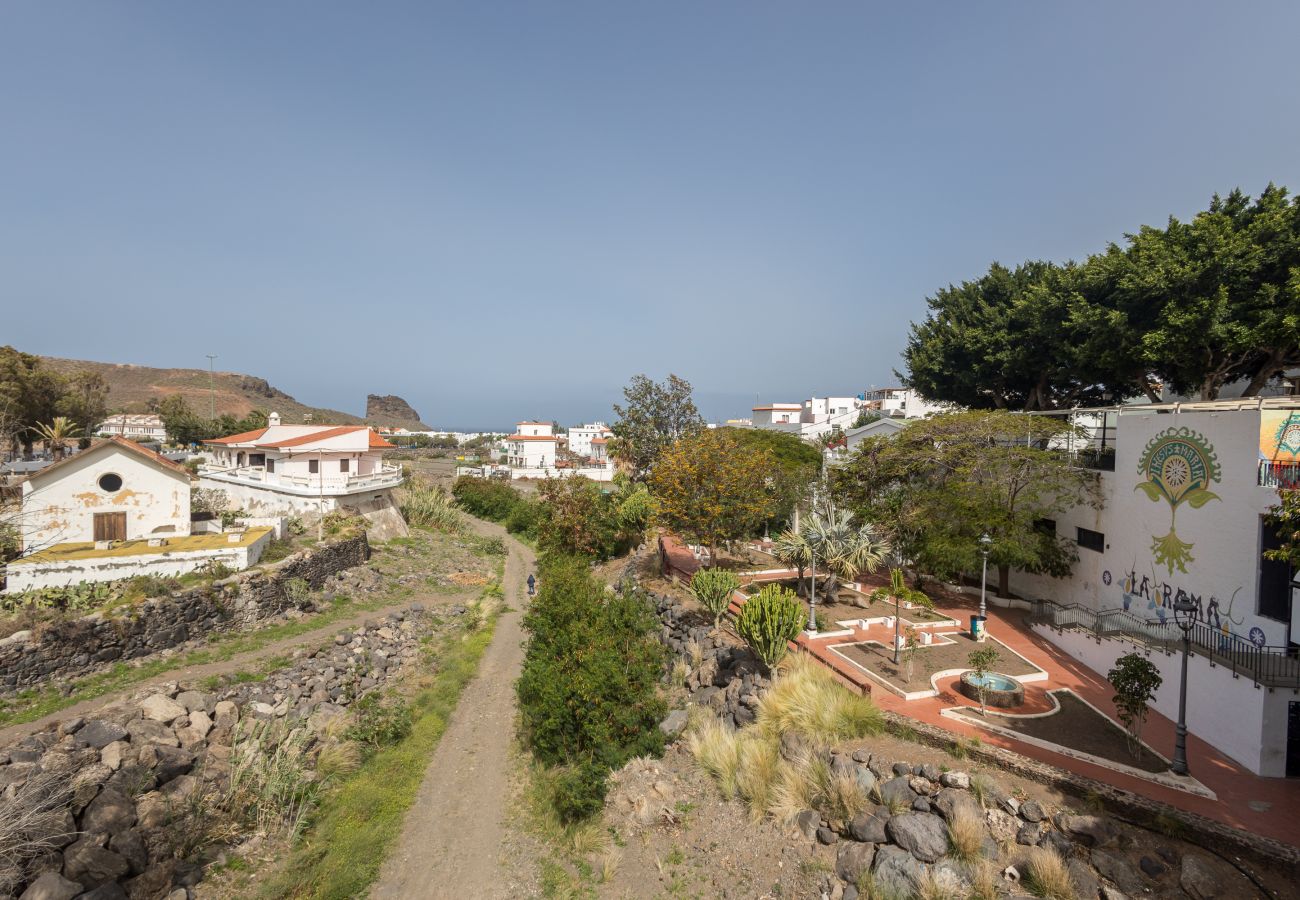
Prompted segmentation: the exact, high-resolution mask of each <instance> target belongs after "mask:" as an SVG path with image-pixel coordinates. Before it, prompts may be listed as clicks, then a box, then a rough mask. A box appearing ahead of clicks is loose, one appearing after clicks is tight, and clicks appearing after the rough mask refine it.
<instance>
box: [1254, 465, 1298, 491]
mask: <svg viewBox="0 0 1300 900" xmlns="http://www.w3.org/2000/svg"><path fill="white" fill-rule="evenodd" d="M1259 484H1260V485H1262V486H1263V487H1271V488H1277V489H1278V490H1283V491H1294V490H1300V462H1272V461H1270V460H1267V459H1261V460H1260V461H1259Z"/></svg>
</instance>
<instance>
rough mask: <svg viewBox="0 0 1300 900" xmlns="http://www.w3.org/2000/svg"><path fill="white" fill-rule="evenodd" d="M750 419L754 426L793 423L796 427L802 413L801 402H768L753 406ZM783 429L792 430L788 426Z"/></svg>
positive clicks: (763, 426)
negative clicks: (763, 404) (764, 404)
mask: <svg viewBox="0 0 1300 900" xmlns="http://www.w3.org/2000/svg"><path fill="white" fill-rule="evenodd" d="M751 411H752V412H753V416H751V417H750V418H751V420H752V421H753V423H754V427H755V428H770V427H772V426H774V425H786V426H790V425H793V426H795V428H794V429H793V430H797V429H798V424H799V417H800V416H801V415H802V414H803V404H801V403H769V404H767V405H766V406H755V407H754V408H753V410H751ZM781 430H783V431H789V430H792V429H790V428H785V429H781Z"/></svg>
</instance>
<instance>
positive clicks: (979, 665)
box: [966, 647, 1000, 714]
mask: <svg viewBox="0 0 1300 900" xmlns="http://www.w3.org/2000/svg"><path fill="white" fill-rule="evenodd" d="M999 658H1000V656H999V654H998V651H997V648H996V647H983V648H981V649H979V650H972V651H971V654H970V656H969V657H967V659H966V664H967V665H968V666H970V669H971V672H972V673H973V674H974V675H975V679H976V680H975V689H976V690H977V691H978V692H979V695H980V713H981V714H983V713H984V712H985V710H984V698H985V696H986V695H987V694H988V690H989V689H988V683H987V681H986V679H985V676H987V675H988V673H989V670H990V669H992V668H993V667H994V666H996V665H997V664H998V659H999Z"/></svg>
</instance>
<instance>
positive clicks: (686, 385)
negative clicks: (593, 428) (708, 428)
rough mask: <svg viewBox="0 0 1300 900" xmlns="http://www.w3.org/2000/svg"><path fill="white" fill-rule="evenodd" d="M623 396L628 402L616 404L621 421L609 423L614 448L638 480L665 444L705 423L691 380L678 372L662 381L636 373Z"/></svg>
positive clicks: (648, 469) (643, 475)
mask: <svg viewBox="0 0 1300 900" xmlns="http://www.w3.org/2000/svg"><path fill="white" fill-rule="evenodd" d="M623 396H624V398H626V400H627V404H626V405H625V406H621V405H619V404H617V403H616V404H614V413H615V414H616V415H617V416H618V421H617V422H615V423H614V424H613V425H612V426H610V430H611V431H613V432H614V442H613V444H612V445H611V452H612V453H613V454H614V455H615V456H616V457H618V458H619V459H620V460H622V461H623V462H624V463H625V464H627V465H628V467H629V468H630V469H631V470H632V473H633V476H634V477H635V478H636V479H637V480H644V479H645V478H646V477H647V476H648V475H649V473H650V470H651V469H652V468H653V467H654V464H655V461H656V460H658V458H659V454H660V453H662V452H663V451H664V448H666V447H667V446H668V445H670V444H671V443H672V442H673V441H675V440H677V439H678V438H681V437H686V436H689V435H692V434H694V433H695V432H697V431H699V430H700V429H702V428H703V427H704V419H703V418H701V416H700V412H699V410H698V409H696V408H695V401H694V400H693V399H691V385H690V382H688V381H686V380H684V379H681V378H678V377H677V376H676V375H669V376H668V380H667V381H665V382H663V383H660V382H657V381H654V380H653V379H651V378H648V377H646V376H645V375H636V376H634V377H633V378H632V380H631V381H630V382H629V383H628V385H627V387H625V388H623Z"/></svg>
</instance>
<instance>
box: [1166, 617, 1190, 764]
mask: <svg viewBox="0 0 1300 900" xmlns="http://www.w3.org/2000/svg"><path fill="white" fill-rule="evenodd" d="M1174 621H1175V622H1177V623H1178V627H1179V628H1181V629H1182V631H1183V678H1182V682H1181V683H1180V684H1179V685H1178V726H1177V727H1176V728H1175V729H1174V735H1175V737H1174V761H1173V763H1171V764H1170V766H1169V771H1171V772H1173V773H1174V774H1175V775H1186V774H1188V771H1187V656H1188V654H1190V653H1191V652H1192V628H1193V626H1195V625H1196V604H1195V603H1194V602H1193V601H1192V599H1191V598H1190V597H1188V596H1187V595H1186V594H1184V595H1182V596H1180V597H1179V598H1178V599H1177V600H1175V601H1174Z"/></svg>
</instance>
